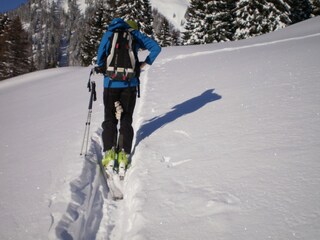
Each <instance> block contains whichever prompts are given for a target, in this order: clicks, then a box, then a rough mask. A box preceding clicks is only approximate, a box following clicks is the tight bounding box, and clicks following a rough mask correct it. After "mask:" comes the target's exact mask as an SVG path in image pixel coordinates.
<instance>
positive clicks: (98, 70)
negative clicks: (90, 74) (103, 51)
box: [94, 66, 104, 73]
mask: <svg viewBox="0 0 320 240" xmlns="http://www.w3.org/2000/svg"><path fill="white" fill-rule="evenodd" d="M94 72H95V73H104V67H100V66H96V67H94Z"/></svg>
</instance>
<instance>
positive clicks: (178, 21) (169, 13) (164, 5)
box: [150, 0, 189, 31]
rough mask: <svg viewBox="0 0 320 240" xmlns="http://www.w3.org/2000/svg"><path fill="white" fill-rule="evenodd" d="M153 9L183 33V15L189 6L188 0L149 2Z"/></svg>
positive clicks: (153, 0)
mask: <svg viewBox="0 0 320 240" xmlns="http://www.w3.org/2000/svg"><path fill="white" fill-rule="evenodd" d="M150 3H151V5H152V7H153V8H156V9H158V10H159V12H161V13H162V14H163V15H164V16H165V17H166V18H167V19H168V20H169V21H170V22H171V23H172V24H173V25H174V26H175V27H176V28H177V29H179V30H180V31H183V30H184V28H183V24H184V22H185V13H186V11H187V8H188V6H189V0H151V1H150Z"/></svg>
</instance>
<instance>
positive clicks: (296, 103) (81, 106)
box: [0, 18, 320, 240]
mask: <svg viewBox="0 0 320 240" xmlns="http://www.w3.org/2000/svg"><path fill="white" fill-rule="evenodd" d="M319 23H320V18H314V19H311V20H308V21H306V22H303V23H300V24H296V25H293V26H291V27H288V28H286V29H283V30H280V31H278V32H274V33H271V34H268V35H264V36H260V37H257V38H253V39H249V40H244V41H238V42H228V43H222V44H213V45H205V46H190V47H171V48H166V49H163V51H162V53H161V55H160V57H159V58H158V59H157V61H156V62H155V63H154V65H153V66H152V67H150V68H149V69H147V70H146V71H145V72H144V73H143V76H142V97H141V99H139V100H138V105H137V107H136V112H135V122H134V126H135V129H136V131H137V132H136V141H135V147H134V156H133V163H132V167H131V169H130V170H129V172H128V175H127V178H126V180H125V182H124V186H123V188H124V192H125V198H124V200H122V201H119V202H114V201H112V200H109V199H108V194H107V192H108V189H107V188H106V186H105V185H104V184H103V183H102V181H101V175H100V172H99V169H98V166H97V165H96V164H95V161H96V160H97V159H98V158H101V157H102V155H101V146H100V145H101V144H100V143H99V135H100V132H101V129H100V124H101V121H102V118H103V105H102V82H101V77H100V76H94V77H93V80H96V82H97V84H98V101H97V102H95V103H94V109H93V116H92V125H91V129H92V136H93V140H94V141H93V142H92V144H91V148H90V150H89V155H88V157H86V158H83V157H80V156H79V152H80V147H81V141H82V137H83V130H84V127H85V121H86V116H87V105H88V100H89V93H88V92H87V89H86V82H87V80H88V75H89V69H88V68H80V67H79V68H60V69H51V70H45V71H40V72H35V73H30V74H26V75H23V76H20V77H16V78H14V79H10V80H6V81H2V82H0V109H1V118H0V128H1V135H0V142H1V145H0V152H1V158H0V159H1V170H0V184H1V186H0V189H1V190H0V191H1V194H0V196H1V198H0V210H1V213H2V214H1V224H0V238H1V239H48V238H49V239H184V240H186V239H187V240H189V239H190V240H191V239H223V240H228V239H230V240H231V239H232V240H233V239H240V240H242V239H244V240H248V239H250V240H255V239H314V240H316V239H319V238H320V230H319V225H320V221H319V215H320V204H319V200H320V194H319V190H318V189H319V185H320V178H319V170H320V162H319V159H320V150H319V149H320V95H319V90H320V83H319V77H320V70H319V69H320V57H319V56H320V46H319V40H320V24H319Z"/></svg>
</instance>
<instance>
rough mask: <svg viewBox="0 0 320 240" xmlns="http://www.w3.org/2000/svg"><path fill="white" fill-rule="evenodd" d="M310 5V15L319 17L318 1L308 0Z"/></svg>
mask: <svg viewBox="0 0 320 240" xmlns="http://www.w3.org/2000/svg"><path fill="white" fill-rule="evenodd" d="M310 2H311V5H312V15H313V16H319V15H320V0H310Z"/></svg>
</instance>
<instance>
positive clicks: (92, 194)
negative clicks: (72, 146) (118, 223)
mask: <svg viewBox="0 0 320 240" xmlns="http://www.w3.org/2000/svg"><path fill="white" fill-rule="evenodd" d="M100 135H101V129H100V130H98V131H97V132H96V133H94V134H93V136H92V138H91V144H90V149H89V152H88V154H87V155H86V156H85V157H84V159H83V160H84V163H83V169H82V172H81V174H80V176H79V177H78V178H76V179H75V180H73V181H72V182H71V183H70V191H71V199H72V201H71V202H70V203H69V204H68V207H67V209H66V212H65V213H64V214H63V215H62V216H61V214H60V213H55V212H52V213H51V217H52V225H51V227H50V229H49V232H50V234H49V236H50V238H51V239H57V238H58V239H63V240H67V239H68V240H69V239H97V238H99V239H109V236H110V234H111V233H112V230H113V228H114V219H112V216H113V213H114V212H115V211H116V209H117V204H116V202H114V201H112V200H110V199H109V197H108V193H109V189H108V186H107V185H106V183H105V182H104V179H103V176H102V173H101V171H100V167H99V165H98V164H97V163H98V158H102V149H101V143H100V141H99V139H100ZM54 201H55V197H54V195H53V196H52V198H51V199H50V206H49V207H51V206H52V205H54V204H58V203H55V202H54ZM53 203H54V204H53ZM53 207H54V206H53ZM53 210H54V209H53ZM105 215H106V216H105ZM104 217H105V218H107V219H108V220H106V222H107V223H108V226H106V227H105V229H107V230H108V232H99V229H100V224H101V222H102V219H103V218H104Z"/></svg>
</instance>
